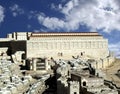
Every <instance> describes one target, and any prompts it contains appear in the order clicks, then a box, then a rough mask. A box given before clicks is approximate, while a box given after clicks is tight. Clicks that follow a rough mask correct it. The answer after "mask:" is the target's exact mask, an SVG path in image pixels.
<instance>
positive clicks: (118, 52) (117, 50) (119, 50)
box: [109, 42, 120, 58]
mask: <svg viewBox="0 0 120 94" xmlns="http://www.w3.org/2000/svg"><path fill="white" fill-rule="evenodd" d="M109 49H110V51H112V52H114V55H115V56H116V57H118V58H120V42H118V43H116V44H110V45H109Z"/></svg>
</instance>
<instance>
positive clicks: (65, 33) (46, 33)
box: [31, 32, 101, 37]
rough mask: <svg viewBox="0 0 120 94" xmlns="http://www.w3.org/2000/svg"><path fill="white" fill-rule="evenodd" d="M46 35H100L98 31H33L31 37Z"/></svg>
mask: <svg viewBox="0 0 120 94" xmlns="http://www.w3.org/2000/svg"><path fill="white" fill-rule="evenodd" d="M47 36H52V37H56V36H101V35H100V34H99V33H98V32H34V33H31V37H47Z"/></svg>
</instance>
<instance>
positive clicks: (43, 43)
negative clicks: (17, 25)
mask: <svg viewBox="0 0 120 94" xmlns="http://www.w3.org/2000/svg"><path fill="white" fill-rule="evenodd" d="M8 38H12V39H14V40H17V41H20V40H23V41H26V58H32V57H53V58H66V59H67V58H70V57H72V56H84V55H85V56H88V57H91V58H105V57H107V56H108V55H109V50H108V40H107V39H105V38H104V37H103V36H102V35H100V34H98V32H57V33H56V32H50V33H31V32H15V33H13V34H8Z"/></svg>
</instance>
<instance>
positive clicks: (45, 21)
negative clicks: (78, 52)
mask: <svg viewBox="0 0 120 94" xmlns="http://www.w3.org/2000/svg"><path fill="white" fill-rule="evenodd" d="M21 31H22V32H24V31H25V32H28V31H31V32H39V31H41V32H49V31H52V32H87V31H89V32H92V31H97V32H99V33H100V34H103V36H104V37H105V38H107V39H108V40H109V49H110V50H111V51H114V52H115V55H116V56H120V47H119V45H120V0H0V37H5V36H6V34H7V33H12V32H21Z"/></svg>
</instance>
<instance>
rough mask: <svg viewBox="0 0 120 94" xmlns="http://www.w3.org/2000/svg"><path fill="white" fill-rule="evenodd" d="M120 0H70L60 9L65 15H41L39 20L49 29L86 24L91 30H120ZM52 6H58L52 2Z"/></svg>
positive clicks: (68, 28)
mask: <svg viewBox="0 0 120 94" xmlns="http://www.w3.org/2000/svg"><path fill="white" fill-rule="evenodd" d="M119 4H120V1H119V0H70V1H68V2H67V3H66V4H65V5H64V6H63V5H62V4H59V6H60V8H59V6H58V10H59V12H61V13H62V14H63V15H64V16H65V17H64V18H63V19H60V18H57V17H48V16H43V15H41V14H40V15H39V16H38V21H39V22H40V24H42V25H44V26H45V27H47V28H49V29H52V30H53V29H66V30H68V31H70V30H76V29H78V28H79V27H80V25H86V26H87V27H89V28H91V30H99V29H102V30H103V31H104V32H108V33H109V32H111V31H113V30H120V26H119V25H120V16H119V15H120V5H119ZM52 8H56V6H55V5H54V4H52Z"/></svg>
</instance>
